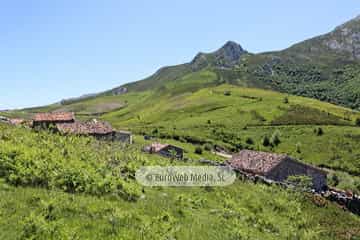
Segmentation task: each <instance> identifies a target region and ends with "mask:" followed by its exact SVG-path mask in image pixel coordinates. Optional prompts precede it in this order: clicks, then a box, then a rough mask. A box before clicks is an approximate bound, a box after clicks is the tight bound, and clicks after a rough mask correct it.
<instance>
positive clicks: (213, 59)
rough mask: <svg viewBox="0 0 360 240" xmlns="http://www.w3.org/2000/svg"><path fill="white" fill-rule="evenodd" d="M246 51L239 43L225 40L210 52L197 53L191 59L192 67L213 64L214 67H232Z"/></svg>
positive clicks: (196, 67) (197, 67)
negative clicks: (219, 46) (220, 45)
mask: <svg viewBox="0 0 360 240" xmlns="http://www.w3.org/2000/svg"><path fill="white" fill-rule="evenodd" d="M245 53H247V51H246V50H244V49H243V48H242V47H241V46H240V44H238V43H236V42H233V41H227V42H226V43H225V44H224V45H223V46H222V47H221V48H219V49H218V50H216V51H215V52H212V53H202V52H200V53H198V54H197V55H196V56H195V58H194V59H193V60H192V61H191V64H192V66H193V68H194V69H199V68H203V67H206V66H208V65H213V66H216V67H233V66H234V65H236V64H237V63H238V62H239V60H240V57H241V56H242V55H243V54H245Z"/></svg>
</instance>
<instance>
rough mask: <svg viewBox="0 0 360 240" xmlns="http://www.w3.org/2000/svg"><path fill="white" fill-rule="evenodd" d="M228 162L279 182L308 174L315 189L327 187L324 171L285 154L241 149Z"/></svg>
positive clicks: (233, 166)
mask: <svg viewBox="0 0 360 240" xmlns="http://www.w3.org/2000/svg"><path fill="white" fill-rule="evenodd" d="M228 164H229V165H230V166H231V167H232V168H234V169H235V170H240V171H244V172H247V173H251V174H256V175H261V176H264V177H266V178H269V179H272V180H274V181H279V182H284V181H286V180H287V178H288V177H289V176H297V175H304V176H309V177H311V178H312V184H313V188H314V189H315V190H316V191H320V190H323V189H325V188H326V187H327V184H326V175H327V173H326V172H325V171H323V170H321V169H319V168H316V167H313V166H310V165H308V164H304V163H302V162H299V161H296V160H295V159H293V158H291V157H289V156H287V155H285V154H275V153H268V152H258V151H251V150H242V151H240V152H239V153H237V154H235V155H233V156H232V158H231V160H229V161H228Z"/></svg>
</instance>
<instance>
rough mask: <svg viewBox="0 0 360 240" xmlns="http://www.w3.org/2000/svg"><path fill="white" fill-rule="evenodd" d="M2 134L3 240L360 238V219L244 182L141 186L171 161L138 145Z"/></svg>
mask: <svg viewBox="0 0 360 240" xmlns="http://www.w3.org/2000/svg"><path fill="white" fill-rule="evenodd" d="M0 128H1V131H0V144H1V146H2V147H1V148H0V176H1V178H0V179H1V180H0V223H1V226H0V238H1V239H3V238H6V239H9V240H10V239H195V238H196V239H242V238H245V239H256V238H261V239H324V238H327V239H356V237H360V231H359V228H358V225H359V224H360V220H359V218H358V217H356V216H354V215H352V214H350V213H348V212H344V211H343V210H341V209H340V208H339V207H337V206H335V205H334V204H332V203H328V202H322V201H319V200H316V199H312V197H311V196H304V195H300V194H298V193H296V192H291V191H288V190H284V189H281V188H278V187H268V186H265V185H256V184H253V183H249V182H244V181H240V180H237V181H236V182H235V183H234V184H233V185H231V186H229V187H224V188H148V187H146V188H142V187H141V186H139V185H137V183H136V182H135V180H134V179H133V173H134V172H133V171H134V170H135V169H136V168H137V167H138V166H141V165H154V164H160V165H170V164H174V163H171V162H170V161H169V160H168V159H163V158H161V157H156V156H153V155H148V154H145V153H141V152H140V151H139V150H140V148H141V147H142V145H143V144H144V143H145V142H144V141H143V140H141V141H140V138H139V139H137V138H136V139H135V142H136V144H135V145H133V146H131V147H125V146H119V145H116V144H109V143H104V142H97V141H95V140H93V139H89V138H78V137H62V136H58V135H53V134H50V133H47V132H40V133H36V132H32V131H31V130H27V129H22V128H15V127H11V126H8V125H1V124H0ZM172 141H175V140H172ZM179 144H182V145H183V146H184V147H185V149H187V151H190V150H191V149H190V148H189V147H191V145H189V144H187V143H179ZM206 154H208V156H207V157H209V158H210V157H211V155H210V154H209V153H206ZM188 157H190V158H194V157H196V156H195V155H192V154H191V153H189V155H188ZM176 164H196V162H191V161H190V162H187V163H183V162H177V163H176Z"/></svg>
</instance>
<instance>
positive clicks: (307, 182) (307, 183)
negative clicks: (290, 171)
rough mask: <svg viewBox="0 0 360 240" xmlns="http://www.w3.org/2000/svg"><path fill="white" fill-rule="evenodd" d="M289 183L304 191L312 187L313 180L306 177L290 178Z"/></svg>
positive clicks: (295, 176)
mask: <svg viewBox="0 0 360 240" xmlns="http://www.w3.org/2000/svg"><path fill="white" fill-rule="evenodd" d="M287 181H288V182H290V183H292V184H294V185H296V186H297V187H299V188H302V189H309V188H311V187H312V178H311V177H309V176H305V175H294V176H289V177H288V178H287Z"/></svg>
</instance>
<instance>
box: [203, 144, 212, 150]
mask: <svg viewBox="0 0 360 240" xmlns="http://www.w3.org/2000/svg"><path fill="white" fill-rule="evenodd" d="M212 148H213V147H212V145H211V144H210V143H206V144H205V145H204V149H205V150H206V151H211V150H212Z"/></svg>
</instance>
